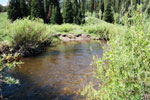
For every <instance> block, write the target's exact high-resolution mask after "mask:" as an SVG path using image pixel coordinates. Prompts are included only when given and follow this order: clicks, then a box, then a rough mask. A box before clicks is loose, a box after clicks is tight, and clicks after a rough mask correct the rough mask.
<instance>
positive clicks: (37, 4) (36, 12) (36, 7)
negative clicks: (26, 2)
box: [31, 0, 44, 18]
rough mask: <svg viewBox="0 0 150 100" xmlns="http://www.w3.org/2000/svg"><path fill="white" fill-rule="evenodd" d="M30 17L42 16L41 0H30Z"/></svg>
mask: <svg viewBox="0 0 150 100" xmlns="http://www.w3.org/2000/svg"><path fill="white" fill-rule="evenodd" d="M31 17H33V18H44V7H43V0H32V1H31Z"/></svg>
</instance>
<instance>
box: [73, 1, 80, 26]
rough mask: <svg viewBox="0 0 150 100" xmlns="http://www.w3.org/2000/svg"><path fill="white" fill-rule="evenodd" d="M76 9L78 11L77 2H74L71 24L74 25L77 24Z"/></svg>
mask: <svg viewBox="0 0 150 100" xmlns="http://www.w3.org/2000/svg"><path fill="white" fill-rule="evenodd" d="M78 9H79V7H78V1H77V0H74V3H73V17H74V18H73V22H74V23H75V24H78V18H77V17H78Z"/></svg>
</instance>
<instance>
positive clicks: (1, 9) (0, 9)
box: [0, 4, 3, 12]
mask: <svg viewBox="0 0 150 100" xmlns="http://www.w3.org/2000/svg"><path fill="white" fill-rule="evenodd" d="M2 11H3V6H2V5H1V4H0V12H2Z"/></svg>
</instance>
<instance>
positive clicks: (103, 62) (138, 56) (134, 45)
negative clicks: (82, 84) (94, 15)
mask: <svg viewBox="0 0 150 100" xmlns="http://www.w3.org/2000/svg"><path fill="white" fill-rule="evenodd" d="M141 11H142V10H141V9H140V10H138V11H133V17H132V18H128V17H126V22H127V24H126V26H128V27H127V31H126V32H125V33H122V32H120V33H119V34H116V35H114V36H112V37H111V39H110V41H109V43H108V44H109V45H110V46H111V49H110V50H109V51H108V52H106V53H105V54H104V57H103V59H96V60H95V61H96V62H95V63H96V65H97V70H96V73H95V74H96V77H97V78H98V79H99V80H100V81H101V84H99V87H100V89H99V90H95V89H94V88H93V87H92V85H90V86H88V87H87V88H86V89H85V91H84V92H83V94H88V97H89V100H149V99H150V43H149V41H150V23H149V19H146V17H145V16H146V15H145V14H144V13H142V12H141ZM131 19H132V21H131ZM131 22H132V23H131Z"/></svg>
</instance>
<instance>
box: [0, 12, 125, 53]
mask: <svg viewBox="0 0 150 100" xmlns="http://www.w3.org/2000/svg"><path fill="white" fill-rule="evenodd" d="M0 25H1V26H0V37H1V38H0V47H1V50H0V51H1V52H3V51H5V52H7V51H9V49H10V48H13V49H14V52H16V51H17V52H19V53H21V54H23V55H25V56H28V55H30V54H31V55H32V54H33V53H38V52H40V51H42V50H41V49H42V48H44V47H45V46H46V44H52V42H53V40H55V38H54V37H53V35H54V34H75V35H76V34H88V35H91V36H92V37H96V38H101V39H105V38H106V39H108V38H110V37H111V35H114V34H117V33H119V32H122V31H123V30H124V29H123V27H122V26H119V25H113V24H109V23H106V22H104V21H102V20H98V19H97V18H93V17H88V18H86V23H85V24H83V25H80V26H79V25H73V24H63V25H49V24H44V23H43V22H42V20H38V19H37V20H36V21H35V20H34V21H33V20H29V19H28V18H25V19H22V20H16V21H15V22H13V23H11V22H10V20H8V19H7V13H1V14H0Z"/></svg>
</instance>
